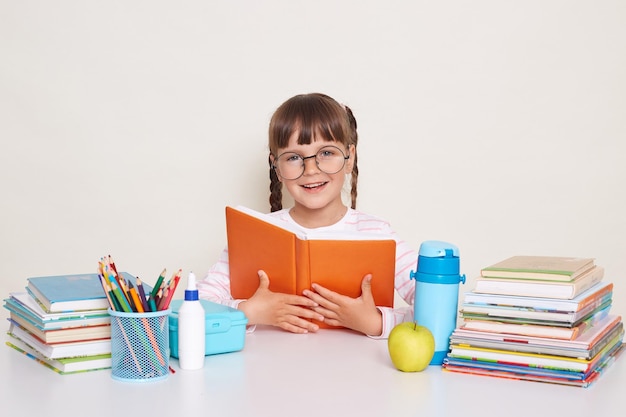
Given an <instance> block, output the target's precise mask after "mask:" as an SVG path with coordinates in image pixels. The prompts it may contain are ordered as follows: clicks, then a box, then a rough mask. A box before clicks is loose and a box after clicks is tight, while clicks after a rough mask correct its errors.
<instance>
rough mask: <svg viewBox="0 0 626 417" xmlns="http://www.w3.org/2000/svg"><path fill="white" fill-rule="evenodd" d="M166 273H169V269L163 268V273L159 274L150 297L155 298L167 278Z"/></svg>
mask: <svg viewBox="0 0 626 417" xmlns="http://www.w3.org/2000/svg"><path fill="white" fill-rule="evenodd" d="M166 273H167V270H166V269H165V268H163V272H161V275H159V278H158V279H157V282H156V284H154V288H152V293H151V294H150V297H152V298H155V297H156V296H157V294H158V292H159V290H160V289H161V284H162V283H163V280H164V279H165V274H166Z"/></svg>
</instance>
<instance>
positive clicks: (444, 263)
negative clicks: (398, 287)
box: [410, 240, 465, 284]
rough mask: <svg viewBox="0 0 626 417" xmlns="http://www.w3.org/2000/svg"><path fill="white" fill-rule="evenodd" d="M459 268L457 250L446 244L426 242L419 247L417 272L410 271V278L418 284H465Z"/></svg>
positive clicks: (436, 241) (433, 241)
mask: <svg viewBox="0 0 626 417" xmlns="http://www.w3.org/2000/svg"><path fill="white" fill-rule="evenodd" d="M459 267H460V262H459V248H457V247H456V246H455V245H453V244H451V243H448V242H442V241H439V240H427V241H425V242H422V245H421V246H420V250H419V256H418V258H417V271H416V272H413V271H411V275H410V277H411V278H413V279H415V280H416V281H420V282H429V283H434V284H458V283H459V282H465V275H459V269H460V268H459Z"/></svg>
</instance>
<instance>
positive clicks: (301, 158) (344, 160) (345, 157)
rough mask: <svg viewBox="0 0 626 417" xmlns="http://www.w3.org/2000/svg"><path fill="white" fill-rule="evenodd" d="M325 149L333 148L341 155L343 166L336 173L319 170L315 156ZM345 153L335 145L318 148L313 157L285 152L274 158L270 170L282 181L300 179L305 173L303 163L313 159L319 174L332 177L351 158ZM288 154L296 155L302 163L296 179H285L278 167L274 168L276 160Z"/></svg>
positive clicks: (304, 164)
mask: <svg viewBox="0 0 626 417" xmlns="http://www.w3.org/2000/svg"><path fill="white" fill-rule="evenodd" d="M326 148H335V149H337V150H338V151H339V153H341V155H342V156H343V164H342V165H341V168H339V169H338V170H337V171H335V172H326V171H324V170H323V169H322V168H320V163H319V161H318V160H317V155H318V154H319V153H320V152H321V151H322V150H324V149H326ZM347 152H348V154H347V155H346V154H345V153H344V152H343V151H342V150H341V148H339V147H338V146H335V145H326V146H323V147H321V148H320V149H319V150H318V151H317V152H316V153H314V154H313V155H309V156H302V155H300V154H299V153H298V152H293V151H287V152H283V153H281V154H280V155H278V156H276V157H275V158H274V160H273V161H272V169H273V170H274V172H276V175H278V176H279V177H280V178H282V179H284V180H288V181H293V180H297V179H298V178H300V177H302V176H303V175H304V172H305V171H306V162H305V161H306V160H307V159H311V158H315V166H316V167H317V169H319V170H320V171H321V172H323V173H324V174H328V175H333V174H336V173H338V172H339V171H341V170H342V169H343V168H344V167H345V166H346V161H347V160H348V159H350V156H351V155H350V151H349V150H348V151H347ZM290 153H291V154H294V155H297V156H298V157H300V160H301V161H302V172H301V173H300V175H298V176H297V177H295V178H286V177H283V176H282V175H281V174H280V169H278V167H277V166H276V164H275V161H278V159H279V158H280V157H281V156H283V155H285V154H290ZM272 156H273V155H272Z"/></svg>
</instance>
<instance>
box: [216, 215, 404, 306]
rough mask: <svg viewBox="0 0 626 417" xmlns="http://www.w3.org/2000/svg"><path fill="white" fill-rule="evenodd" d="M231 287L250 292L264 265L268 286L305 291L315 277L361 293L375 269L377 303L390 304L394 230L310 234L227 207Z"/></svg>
mask: <svg viewBox="0 0 626 417" xmlns="http://www.w3.org/2000/svg"><path fill="white" fill-rule="evenodd" d="M226 230H227V237H228V258H229V265H230V289H231V294H232V296H233V297H234V298H235V299H241V298H250V297H251V296H252V295H253V294H254V293H255V291H256V290H257V288H258V286H259V278H258V275H257V271H258V270H260V269H262V270H264V271H265V272H266V273H267V275H268V277H269V279H270V290H272V291H274V292H281V293H287V294H302V291H303V290H305V289H310V288H311V283H317V284H319V285H322V286H323V287H326V288H328V289H330V290H332V291H336V292H338V293H340V294H343V295H346V296H349V297H353V298H355V297H358V296H359V295H361V282H362V280H363V277H364V276H365V275H367V274H372V294H373V296H374V301H375V302H376V305H377V306H385V307H392V306H393V296H394V277H395V264H396V242H395V240H393V238H391V237H390V236H385V235H382V234H375V233H362V232H335V233H331V232H316V233H311V234H309V235H307V234H304V233H303V232H302V231H300V230H296V228H294V227H291V225H289V224H287V223H285V222H282V221H280V220H278V219H275V218H273V217H271V216H269V215H266V214H263V213H259V212H256V211H254V210H251V209H249V208H245V207H241V206H239V207H237V208H233V207H226Z"/></svg>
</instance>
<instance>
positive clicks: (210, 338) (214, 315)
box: [169, 300, 248, 359]
mask: <svg viewBox="0 0 626 417" xmlns="http://www.w3.org/2000/svg"><path fill="white" fill-rule="evenodd" d="M200 302H201V303H202V307H203V308H204V313H205V333H206V343H205V355H216V354H219V353H228V352H236V351H239V350H241V349H243V346H244V342H245V338H246V324H247V323H248V319H247V318H246V316H245V314H243V312H242V311H240V310H237V309H234V308H231V307H228V306H225V305H222V304H217V303H213V302H211V301H208V300H200ZM182 303H183V300H172V302H171V304H170V308H171V310H172V312H171V313H170V315H169V337H170V356H172V357H174V358H177V359H178V310H179V309H180V306H181V304H182Z"/></svg>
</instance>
